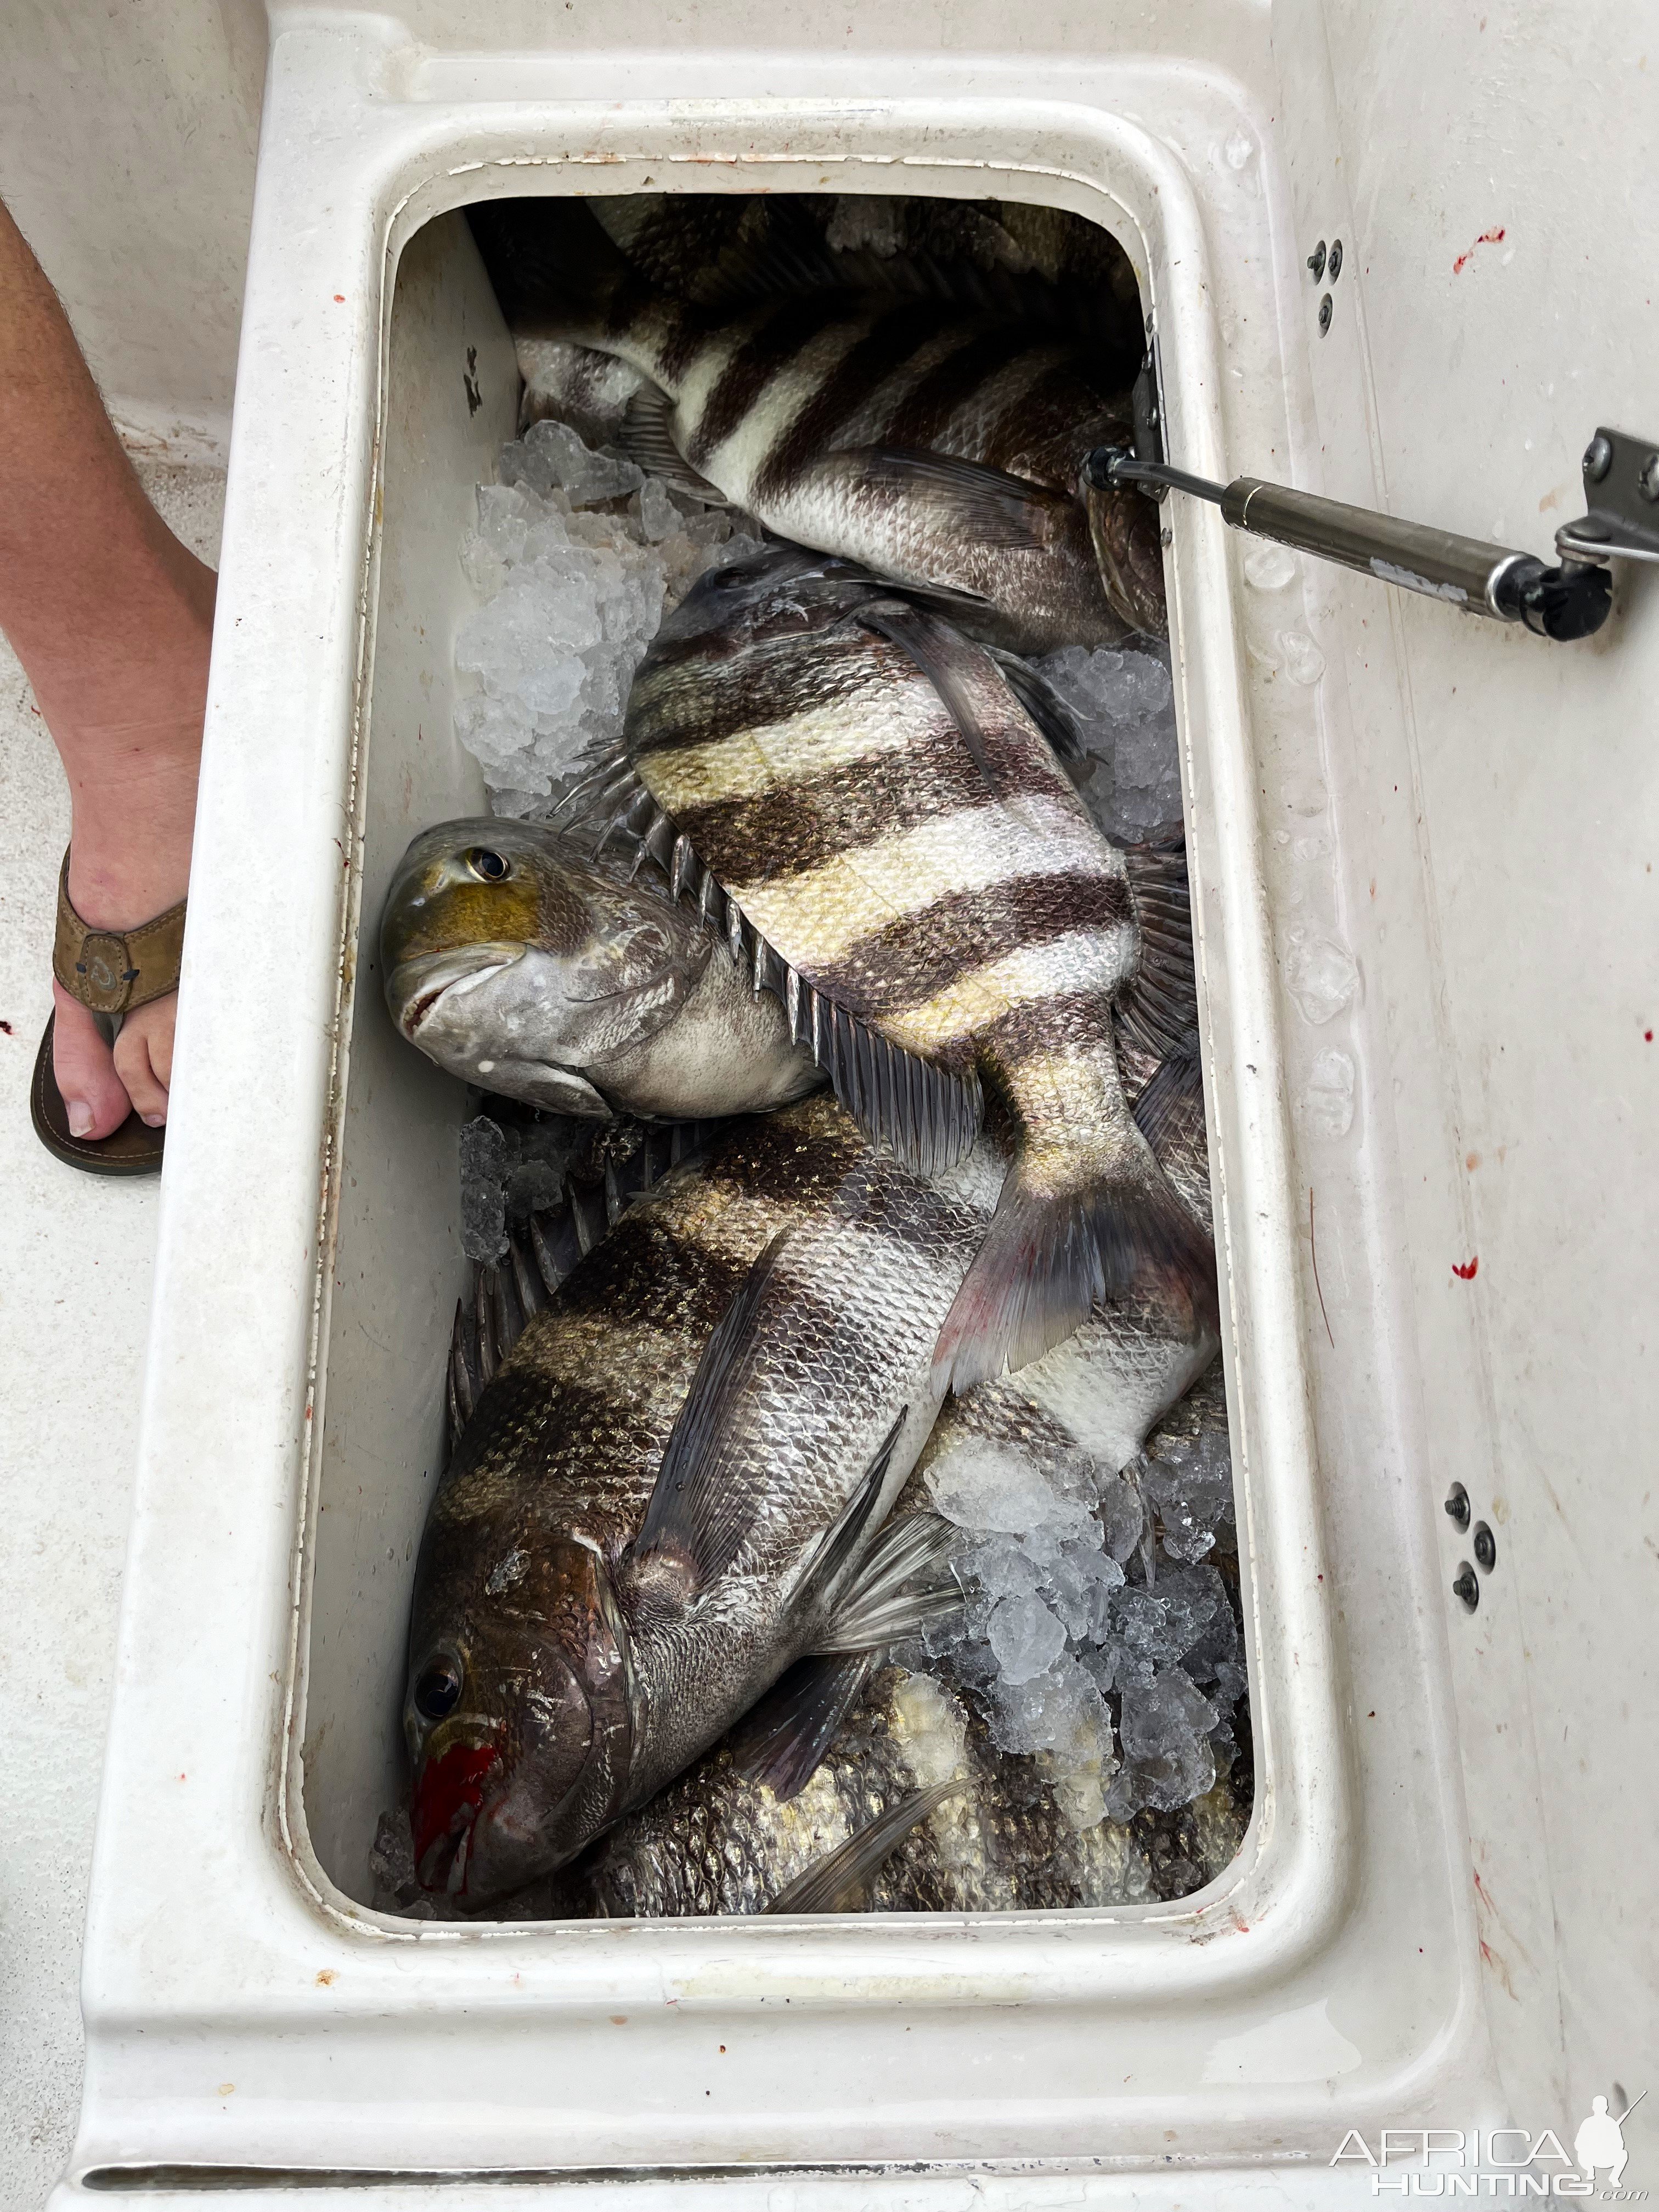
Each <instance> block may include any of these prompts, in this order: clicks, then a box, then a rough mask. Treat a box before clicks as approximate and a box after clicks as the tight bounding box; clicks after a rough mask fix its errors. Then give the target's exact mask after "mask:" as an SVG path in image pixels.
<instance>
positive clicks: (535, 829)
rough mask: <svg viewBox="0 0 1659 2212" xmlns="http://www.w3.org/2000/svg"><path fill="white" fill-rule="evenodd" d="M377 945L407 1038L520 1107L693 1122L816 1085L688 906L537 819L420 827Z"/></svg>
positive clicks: (779, 1020)
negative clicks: (521, 1102)
mask: <svg viewBox="0 0 1659 2212" xmlns="http://www.w3.org/2000/svg"><path fill="white" fill-rule="evenodd" d="M380 957H381V966H382V969H383V972H384V976H385V983H386V1003H387V1005H388V1006H389V1007H390V1008H391V1010H392V1019H393V1021H395V1022H396V1023H397V1024H398V1028H399V1029H400V1030H402V1032H403V1034H404V1036H406V1037H407V1038H408V1039H409V1041H410V1043H411V1044H413V1045H416V1046H417V1047H418V1048H419V1049H420V1050H421V1051H422V1052H423V1053H425V1054H426V1055H427V1056H428V1059H430V1060H436V1061H437V1063H438V1065H439V1066H441V1067H445V1068H447V1069H448V1070H449V1072H450V1073H451V1074H453V1075H459V1077H460V1078H461V1079H463V1081H465V1082H467V1083H477V1084H482V1085H483V1087H484V1088H485V1089H486V1090H489V1091H499V1092H500V1093H501V1095H502V1096H503V1097H509V1098H519V1099H522V1100H524V1101H526V1103H528V1104H530V1105H532V1106H539V1107H546V1108H551V1109H554V1110H556V1111H557V1112H559V1113H562V1114H574V1115H593V1116H600V1115H611V1114H612V1113H614V1112H628V1113H634V1114H641V1115H655V1116H663V1117H671V1118H672V1119H675V1120H696V1119H699V1118H702V1117H704V1116H712V1115H723V1114H740V1113H749V1112H753V1111H756V1110H758V1109H763V1108H766V1107H771V1106H777V1105H781V1104H783V1103H786V1102H787V1101H788V1100H790V1099H793V1098H799V1097H802V1096H803V1095H804V1094H805V1092H806V1091H810V1090H811V1089H812V1088H813V1087H814V1086H815V1085H817V1083H818V1082H819V1081H820V1080H821V1078H820V1076H819V1074H818V1072H817V1069H816V1068H815V1067H814V1066H813V1064H812V1060H811V1054H809V1053H807V1052H806V1051H805V1049H804V1048H801V1047H799V1045H797V1044H795V1043H794V1042H793V1041H792V1039H791V1037H790V1035H789V1025H788V1022H787V1019H786V1018H785V1016H784V1014H783V1012H782V1010H781V1008H780V1007H779V1006H777V1005H776V1004H775V1001H773V1000H769V999H758V998H757V997H756V995H755V994H754V992H753V991H752V990H751V989H750V988H747V987H745V985H744V981H743V980H742V979H741V978H740V977H739V976H738V974H737V972H736V970H735V969H734V968H733V966H732V962H731V960H730V959H729V957H727V956H726V951H725V949H724V947H723V946H720V945H717V943H716V940H715V939H714V937H713V936H712V935H711V934H710V933H709V931H708V929H707V928H706V927H704V926H703V925H702V923H701V922H700V921H698V920H697V918H696V916H695V915H691V914H690V913H688V912H687V911H686V910H685V909H684V908H681V907H677V906H675V905H674V904H673V903H672V902H671V901H670V900H668V899H667V898H666V897H665V896H663V895H662V893H661V891H660V890H653V888H652V887H651V886H649V885H648V884H639V885H635V884H631V883H630V882H629V878H628V872H627V870H626V868H625V867H623V866H621V865H619V864H618V863H617V861H615V860H611V861H609V862H607V861H606V860H605V859H604V858H601V859H599V860H597V861H596V860H593V859H592V857H591V856H589V855H587V854H584V853H583V852H582V851H581V850H580V849H579V848H578V847H577V846H576V845H574V843H573V842H571V841H570V840H569V839H568V838H565V837H562V836H560V835H559V834H558V833H557V832H556V831H555V830H551V829H546V828H544V827H543V826H542V825H541V824H539V823H528V822H509V821H502V820H500V819H498V818H495V817H487V818H484V819H481V820H477V821H465V822H443V823H439V824H438V825H437V827H436V828H435V829H428V830H424V831H423V832H422V835H421V836H418V837H416V840H415V841H414V842H413V843H412V844H411V845H410V848H409V850H408V852H407V853H406V854H404V860H403V864H402V866H400V867H399V869H398V873H397V876H396V878H394V880H393V882H392V889H391V890H390V891H389V892H388V894H387V896H386V908H385V911H384V913H383V915H382V916H381V921H380Z"/></svg>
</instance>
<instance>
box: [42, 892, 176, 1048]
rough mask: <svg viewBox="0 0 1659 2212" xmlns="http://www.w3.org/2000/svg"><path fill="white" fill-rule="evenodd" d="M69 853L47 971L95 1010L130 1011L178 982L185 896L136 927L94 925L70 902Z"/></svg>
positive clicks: (73, 996)
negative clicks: (54, 939)
mask: <svg viewBox="0 0 1659 2212" xmlns="http://www.w3.org/2000/svg"><path fill="white" fill-rule="evenodd" d="M69 866H70V856H69V854H67V853H65V854H64V865H63V867H62V868H61V869H60V871H59V872H58V937H57V941H56V943H55V944H54V945H53V946H52V974H53V975H55V976H56V977H57V978H58V981H59V982H60V983H61V984H62V985H63V987H64V989H65V990H66V991H67V992H68V993H69V994H70V998H72V999H78V1000H80V1001H81V1004H82V1006H90V1007H91V1009H92V1011H93V1012H94V1014H130V1013H131V1012H132V1010H133V1008H134V1007H135V1006H148V1005H149V1001H150V1000H152V999H164V998H165V997H166V996H167V993H168V992H169V991H176V990H177V989H178V987H179V962H180V960H181V959H182V958H183V957H184V950H185V901H184V900H183V899H180V900H179V903H178V905H177V906H170V907H169V908H167V912H166V913H165V914H158V915H156V916H155V920H154V921H141V922H140V923H139V924H138V926H137V928H136V929H94V928H93V927H91V925H90V924H89V923H88V922H84V921H82V919H81V917H80V915H78V914H76V911H75V908H73V907H72V906H71V905H70V895H69Z"/></svg>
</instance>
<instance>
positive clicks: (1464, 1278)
mask: <svg viewBox="0 0 1659 2212" xmlns="http://www.w3.org/2000/svg"><path fill="white" fill-rule="evenodd" d="M1479 1267H1480V1254H1479V1253H1478V1252H1477V1253H1476V1254H1475V1255H1474V1259H1473V1260H1471V1261H1469V1263H1468V1266H1467V1267H1459V1265H1458V1264H1457V1262H1456V1261H1455V1260H1454V1261H1452V1273H1453V1274H1454V1275H1455V1276H1456V1278H1457V1279H1458V1281H1459V1282H1460V1283H1472V1282H1473V1281H1474V1278H1475V1271H1476V1270H1477V1269H1478V1268H1479Z"/></svg>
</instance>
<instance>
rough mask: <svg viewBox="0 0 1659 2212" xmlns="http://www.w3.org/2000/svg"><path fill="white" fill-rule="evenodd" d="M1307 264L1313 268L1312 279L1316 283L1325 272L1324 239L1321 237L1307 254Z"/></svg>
mask: <svg viewBox="0 0 1659 2212" xmlns="http://www.w3.org/2000/svg"><path fill="white" fill-rule="evenodd" d="M1308 266H1309V268H1310V269H1311V270H1313V280H1314V283H1318V282H1319V280H1320V278H1321V277H1322V276H1323V275H1324V274H1325V241H1324V240H1323V239H1321V240H1320V241H1319V243H1318V245H1317V246H1315V248H1314V250H1313V252H1311V253H1310V255H1309V256H1308Z"/></svg>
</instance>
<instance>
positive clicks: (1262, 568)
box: [1244, 545, 1296, 592]
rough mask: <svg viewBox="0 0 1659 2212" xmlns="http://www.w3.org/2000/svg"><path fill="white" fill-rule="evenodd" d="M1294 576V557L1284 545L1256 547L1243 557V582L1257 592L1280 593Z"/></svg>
mask: <svg viewBox="0 0 1659 2212" xmlns="http://www.w3.org/2000/svg"><path fill="white" fill-rule="evenodd" d="M1295 574H1296V556H1295V555H1294V554H1293V553H1292V552H1291V550H1290V548H1289V547H1288V546H1285V545H1258V546H1256V547H1255V549H1254V550H1253V551H1251V552H1249V553H1247V554H1246V555H1245V556H1244V580H1245V582H1246V583H1247V584H1254V585H1255V588H1256V590H1257V591H1258V592H1282V591H1283V590H1284V588H1285V585H1286V584H1288V583H1289V582H1290V581H1291V578H1292V577H1293V576H1294V575H1295Z"/></svg>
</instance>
